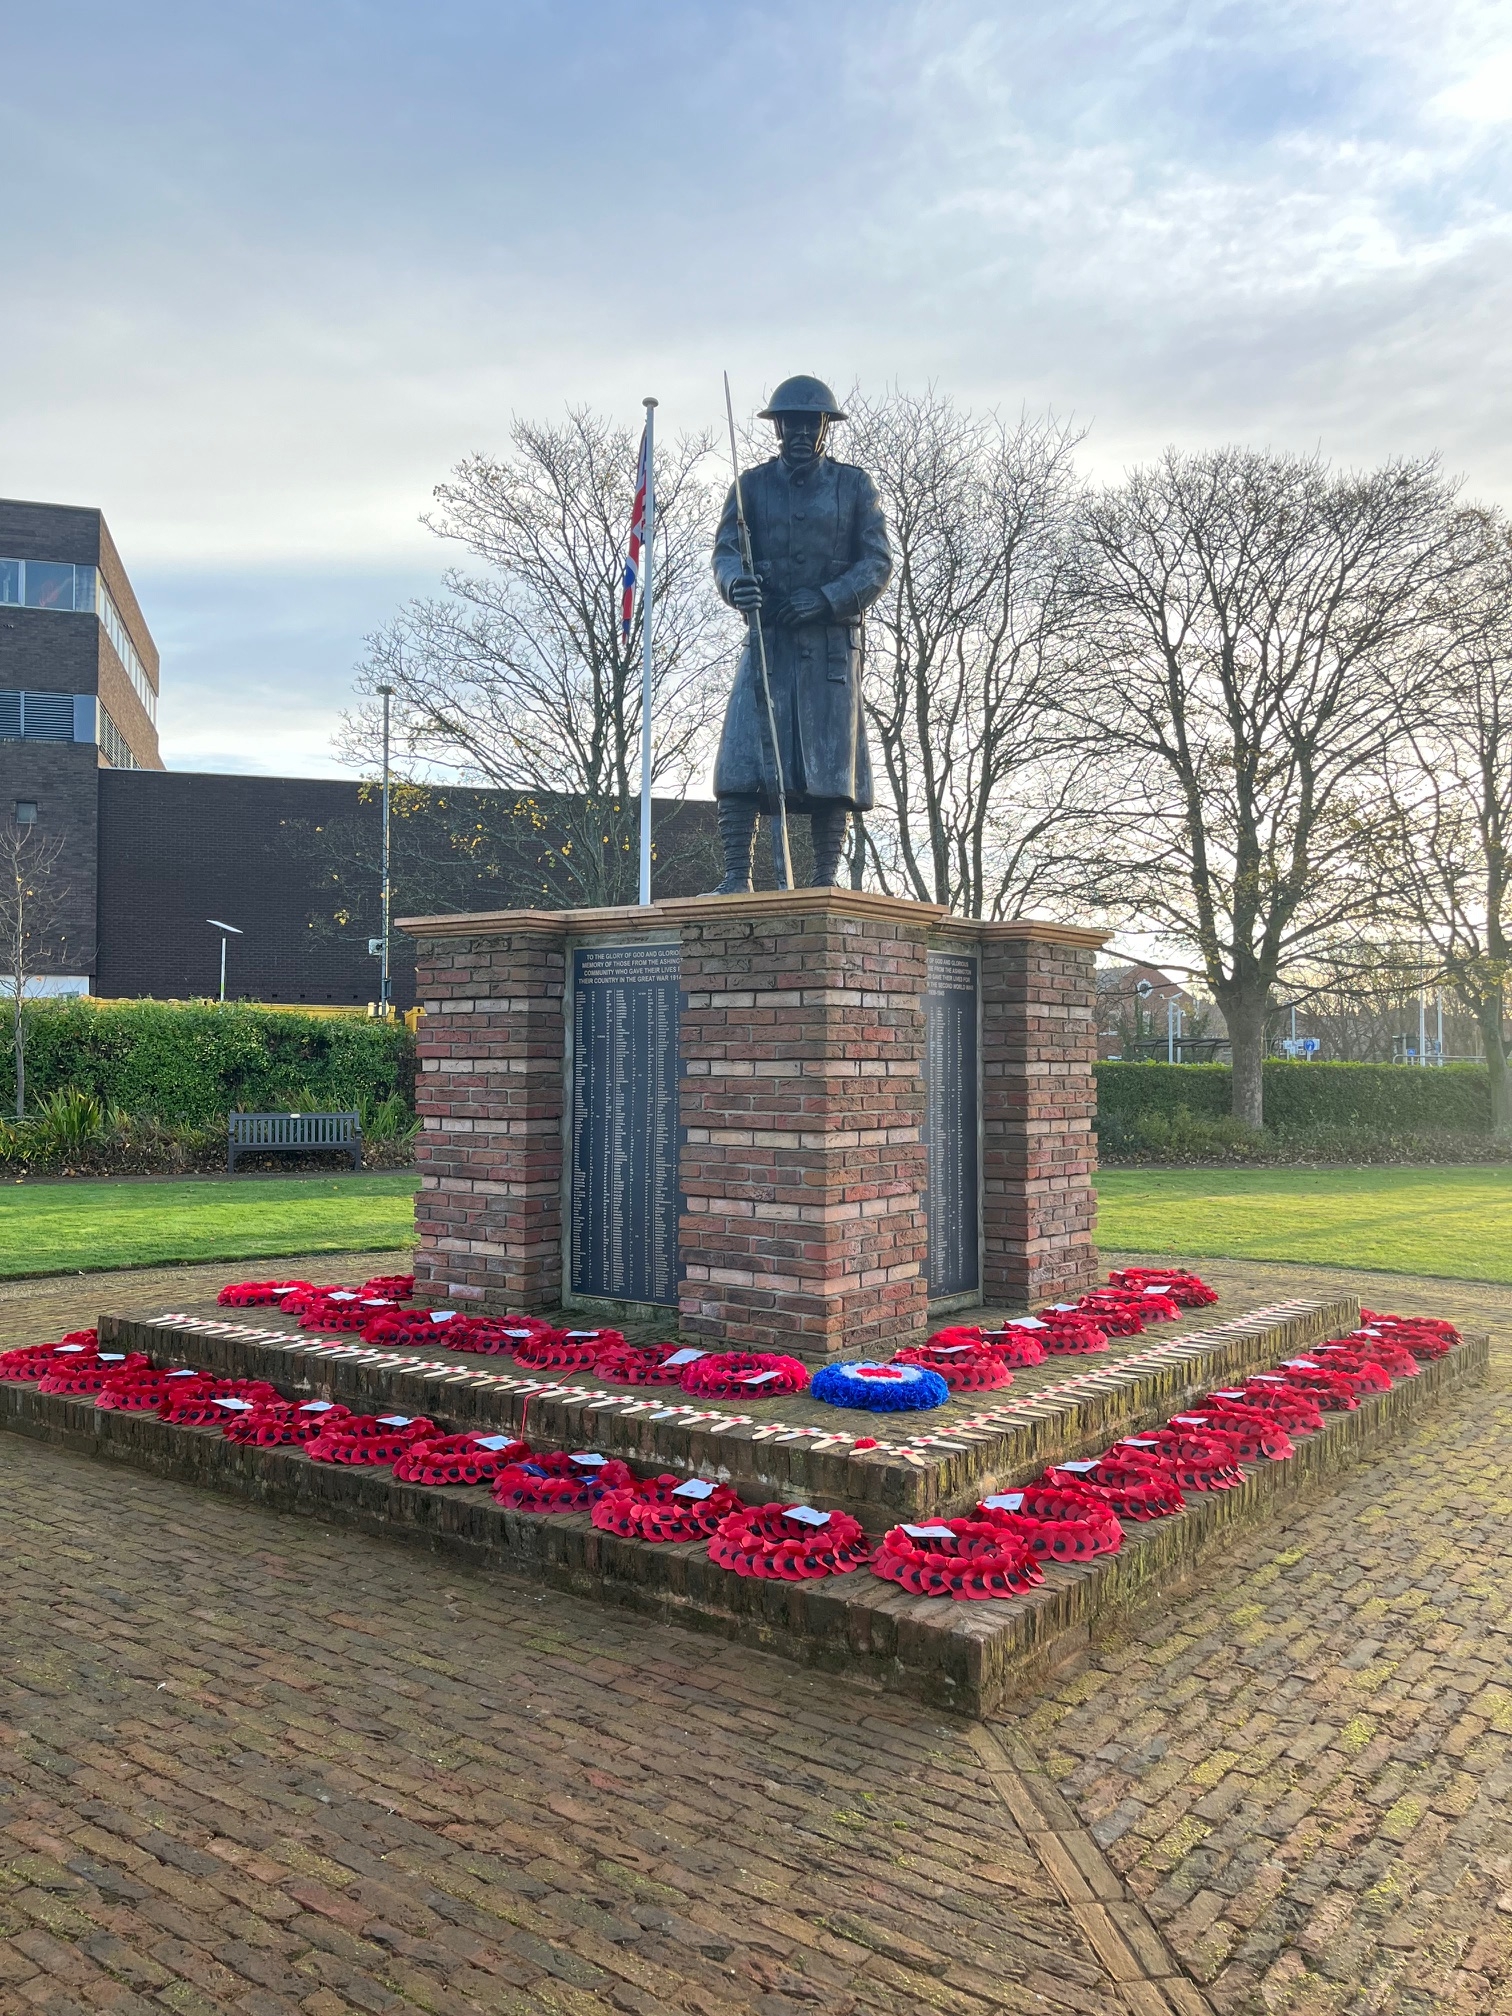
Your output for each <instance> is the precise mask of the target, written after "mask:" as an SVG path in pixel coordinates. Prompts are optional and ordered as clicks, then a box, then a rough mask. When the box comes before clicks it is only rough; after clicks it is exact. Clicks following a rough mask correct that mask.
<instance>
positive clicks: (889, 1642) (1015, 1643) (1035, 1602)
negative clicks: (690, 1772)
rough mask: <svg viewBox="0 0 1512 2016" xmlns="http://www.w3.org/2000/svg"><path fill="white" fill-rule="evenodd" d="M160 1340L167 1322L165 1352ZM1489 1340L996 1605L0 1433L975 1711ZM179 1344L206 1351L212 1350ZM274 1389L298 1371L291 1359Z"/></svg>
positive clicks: (1368, 1432) (146, 1438)
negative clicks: (763, 1571) (798, 1578)
mask: <svg viewBox="0 0 1512 2016" xmlns="http://www.w3.org/2000/svg"><path fill="white" fill-rule="evenodd" d="M232 1327H233V1326H226V1328H227V1331H228V1332H229V1331H230V1330H231V1329H232ZM194 1341H195V1342H198V1341H199V1340H198V1339H195V1340H194ZM190 1342H191V1340H190V1338H189V1337H188V1336H185V1337H184V1338H183V1340H182V1343H183V1345H184V1346H188V1345H189V1344H190ZM162 1343H163V1340H162V1337H161V1334H160V1335H159V1337H158V1339H157V1355H158V1356H159V1357H160V1358H161V1357H163V1356H164V1355H166V1354H165V1353H164V1352H163V1349H162ZM1489 1349H1490V1345H1489V1339H1488V1338H1486V1337H1484V1336H1473V1337H1466V1338H1465V1339H1464V1341H1463V1342H1462V1343H1461V1344H1459V1345H1458V1346H1457V1347H1456V1348H1455V1349H1454V1350H1453V1351H1452V1352H1450V1353H1449V1355H1448V1356H1447V1357H1445V1358H1442V1359H1439V1360H1437V1361H1436V1362H1434V1363H1431V1364H1427V1365H1424V1366H1422V1367H1421V1369H1420V1372H1419V1376H1418V1377H1417V1378H1415V1379H1407V1380H1401V1381H1399V1382H1398V1383H1397V1384H1396V1385H1394V1386H1393V1387H1392V1389H1391V1391H1390V1392H1389V1393H1381V1394H1374V1395H1370V1396H1367V1397H1366V1398H1364V1399H1363V1400H1362V1401H1361V1403H1360V1406H1359V1408H1358V1410H1357V1411H1356V1412H1354V1413H1351V1414H1331V1415H1329V1416H1327V1417H1326V1418H1325V1422H1324V1426H1323V1428H1322V1429H1321V1431H1320V1432H1319V1433H1317V1434H1316V1435H1311V1436H1302V1437H1297V1438H1295V1439H1296V1443H1297V1448H1296V1454H1295V1455H1294V1456H1293V1457H1292V1458H1290V1459H1289V1460H1288V1461H1287V1462H1284V1463H1263V1464H1259V1465H1253V1466H1247V1468H1246V1481H1245V1484H1244V1485H1243V1487H1242V1488H1240V1489H1236V1490H1232V1491H1224V1492H1215V1493H1210V1494H1192V1495H1190V1496H1189V1498H1188V1502H1187V1509H1186V1511H1184V1512H1182V1513H1179V1514H1177V1515H1176V1516H1175V1517H1173V1518H1169V1519H1161V1520H1155V1521H1151V1522H1149V1523H1147V1524H1144V1525H1136V1524H1133V1523H1131V1524H1130V1525H1129V1526H1128V1527H1127V1528H1126V1538H1125V1542H1124V1546H1123V1549H1122V1551H1121V1552H1120V1553H1118V1554H1116V1555H1112V1556H1104V1557H1101V1558H1100V1559H1098V1560H1095V1561H1092V1562H1089V1563H1085V1564H1075V1565H1066V1564H1061V1563H1050V1564H1047V1567H1046V1573H1045V1582H1044V1586H1043V1587H1042V1588H1040V1589H1037V1590H1035V1591H1032V1592H1031V1593H1029V1594H1028V1595H1025V1596H1021V1597H1016V1598H1014V1599H1012V1600H1011V1601H1007V1602H999V1601H992V1602H984V1603H957V1602H952V1601H950V1600H948V1599H939V1598H928V1597H915V1596H909V1595H907V1594H905V1593H904V1592H903V1591H902V1590H900V1589H898V1588H897V1587H896V1586H895V1585H893V1584H892V1583H888V1582H883V1581H881V1580H880V1579H879V1578H877V1577H876V1576H873V1575H872V1574H870V1573H869V1572H868V1571H867V1570H865V1569H862V1570H860V1571H859V1572H857V1573H855V1574H852V1575H845V1576H837V1577H834V1578H831V1579H829V1580H826V1581H821V1582H807V1583H796V1584H794V1583H770V1582H760V1581H755V1580H746V1579H743V1578H741V1577H738V1576H735V1575H732V1574H730V1573H728V1572H726V1571H725V1570H723V1569H720V1568H718V1567H716V1566H715V1565H714V1564H713V1563H712V1562H711V1561H710V1560H709V1558H708V1555H707V1552H706V1549H705V1546H704V1544H703V1543H702V1542H689V1543H686V1544H683V1545H676V1546H656V1545H651V1544H648V1543H646V1542H642V1541H634V1540H624V1539H621V1538H619V1537H618V1536H616V1535H612V1534H608V1533H602V1532H599V1531H598V1530H597V1529H596V1528H595V1527H594V1526H593V1525H592V1523H591V1522H590V1521H589V1519H588V1518H587V1517H586V1516H583V1515H537V1514H531V1513H522V1512H513V1511H506V1510H504V1509H502V1508H501V1507H499V1506H497V1505H495V1504H494V1503H493V1501H492V1499H491V1498H490V1496H489V1494H488V1492H487V1490H486V1489H485V1488H483V1487H475V1488H471V1489H457V1488H447V1489H437V1488H430V1487H426V1486H423V1485H410V1484H400V1483H398V1482H397V1481H396V1480H395V1479H394V1477H393V1475H392V1473H391V1472H390V1471H388V1470H386V1469H382V1470H379V1469H373V1470H355V1469H349V1468H346V1467H343V1466H339V1465H334V1464H319V1463H312V1462H310V1461H309V1459H308V1458H307V1457H306V1456H305V1455H304V1454H303V1452H302V1451H300V1450H297V1449H286V1448H280V1449H271V1450H265V1449H251V1448H244V1447H242V1446H240V1445H239V1444H235V1443H231V1442H227V1441H226V1440H225V1439H224V1438H223V1437H222V1436H221V1435H220V1434H219V1433H218V1432H217V1431H216V1430H214V1429H202V1428H182V1427H176V1426H172V1425H170V1424H168V1423H166V1422H163V1421H160V1420H159V1419H158V1418H157V1416H156V1415H153V1414H129V1413H119V1412H116V1411H113V1410H108V1411H102V1410H100V1409H98V1408H96V1407H95V1406H94V1404H93V1402H92V1401H91V1400H88V1399H74V1398H68V1397H65V1396H61V1395H52V1394H43V1393H39V1392H38V1391H37V1390H36V1388H35V1387H31V1386H17V1385H0V1427H5V1428H8V1429H11V1430H13V1431H15V1432H17V1433H20V1434H24V1435H28V1436H31V1437H33V1438H35V1439H37V1440H40V1441H45V1442H49V1443H52V1444H54V1445H56V1446H58V1447H60V1448H64V1449H68V1450H72V1451H75V1452H79V1453H83V1454H88V1455H93V1456H97V1457H102V1458H106V1459H109V1460H113V1461H116V1462H124V1463H129V1464H131V1465H133V1466H134V1467H136V1468H139V1469H141V1470H144V1471H148V1472H150V1473H152V1474H154V1475H157V1476H162V1477H167V1478H174V1479H177V1480H179V1481H181V1482H184V1483H189V1484H198V1485H202V1486H205V1487H208V1488H210V1489H213V1490H217V1491H221V1492H224V1493H226V1494H228V1495H231V1496H235V1497H240V1498H243V1499H246V1500H249V1501H251V1502H254V1503H258V1504H261V1505H264V1506H267V1507H269V1508H271V1509H274V1510H280V1511H288V1512H299V1513H304V1514H306V1515H308V1516H313V1517H316V1518H320V1519H324V1520H328V1521H332V1522H337V1521H339V1522H340V1523H342V1524H343V1525H348V1526H353V1527H356V1528H359V1529H361V1530H363V1531H366V1532H369V1533H373V1534H377V1535H381V1536H385V1537H394V1538H398V1539H403V1540H407V1541H410V1542H418V1543H419V1544H421V1545H424V1546H427V1547H431V1548H433V1549H436V1550H438V1551H441V1552H444V1553H447V1554H449V1555H454V1556H459V1557H461V1558H463V1559H466V1560H469V1561H471V1562H473V1563H474V1564H475V1565H477V1566H480V1567H484V1568H489V1569H494V1570H499V1571H504V1572H508V1573H512V1574H517V1575H526V1576H531V1577H534V1578H536V1579H539V1580H541V1581H544V1582H546V1583H549V1584H550V1585H552V1586H553V1587H556V1588H559V1589H563V1590H567V1591H570V1592H571V1593H573V1594H576V1595H580V1596H585V1597H590V1598H593V1599H596V1600H599V1601H604V1602H609V1603H615V1604H619V1605H622V1606H624V1607H627V1608H630V1609H634V1610H637V1611H640V1612H642V1613H644V1614H646V1615H648V1616H651V1617H654V1618H657V1619H660V1620H664V1621H670V1622H675V1623H679V1624H683V1625H688V1626H691V1627H693V1628H696V1629H700V1630H708V1631H715V1632H719V1633H721V1634H723V1635H725V1636H727V1637H730V1638H733V1639H735V1640H737V1641H739V1642H742V1643H745V1644H749V1645H753V1646H759V1647H761V1648H763V1649H766V1650H769V1651H774V1652H778V1653H781V1654H784V1655H785V1656H788V1657H790V1658H793V1659H796V1660H799V1661H801V1662H803V1663H806V1664H810V1665H816V1666H821V1667H826V1668H830V1669H832V1670H835V1671H839V1672H844V1673H845V1674H847V1675H848V1676H851V1677H853V1678H855V1679H857V1680H861V1681H863V1682H865V1683H867V1684H871V1685H877V1686H882V1687H888V1688H895V1689H899V1690H902V1691H904V1692H907V1693H909V1694H912V1695H915V1696H918V1697H920V1698H922V1699H924V1700H926V1701H928V1702H930V1703H932V1704H934V1705H937V1706H939V1707H942V1708H951V1709H955V1710H958V1711H961V1712H964V1713H968V1714H972V1715H982V1714H984V1713H986V1712H988V1711H989V1710H990V1709H992V1708H994V1707H995V1706H997V1705H998V1704H999V1703H1000V1702H1001V1701H1002V1700H1003V1698H1004V1697H1005V1695H1007V1694H1008V1693H1009V1692H1010V1691H1012V1690H1013V1689H1014V1688H1015V1687H1018V1686H1022V1685H1023V1684H1025V1683H1026V1682H1027V1681H1029V1680H1031V1679H1032V1678H1034V1677H1035V1676H1036V1675H1038V1674H1040V1673H1041V1672H1043V1671H1045V1670H1047V1669H1048V1668H1051V1667H1053V1666H1056V1665H1059V1664H1061V1663H1063V1662H1064V1661H1065V1660H1067V1659H1069V1658H1071V1657H1073V1656H1075V1654H1076V1653H1078V1652H1079V1651H1080V1650H1082V1649H1083V1648H1084V1647H1085V1646H1086V1645H1087V1644H1088V1643H1089V1642H1090V1640H1091V1638H1092V1637H1093V1635H1094V1634H1095V1632H1096V1631H1097V1630H1099V1629H1100V1628H1102V1627H1104V1626H1106V1624H1107V1623H1108V1622H1109V1621H1110V1619H1113V1618H1115V1617H1117V1616H1118V1615H1120V1614H1121V1613H1122V1612H1124V1611H1125V1610H1126V1609H1127V1608H1128V1606H1129V1605H1130V1604H1131V1603H1133V1602H1135V1601H1136V1600H1138V1599H1140V1598H1143V1597H1148V1596H1150V1595H1152V1594H1154V1593H1155V1592H1157V1591H1159V1590H1162V1589H1168V1588H1170V1587H1171V1586H1172V1585H1173V1584H1175V1583H1177V1582H1179V1581H1180V1580H1181V1579H1182V1578H1183V1577H1184V1576H1185V1575H1186V1574H1188V1573H1189V1572H1190V1570H1191V1568H1192V1567H1193V1565H1194V1564H1195V1563H1196V1562H1197V1561H1198V1560H1199V1558H1200V1557H1201V1556H1202V1554H1203V1553H1204V1551H1205V1550H1206V1549H1208V1548H1209V1547H1210V1546H1212V1545H1213V1543H1214V1542H1215V1541H1217V1540H1220V1539H1221V1538H1223V1537H1224V1536H1226V1535H1227V1534H1228V1533H1229V1532H1231V1531H1232V1530H1233V1529H1234V1528H1235V1527H1237V1526H1238V1525H1240V1524H1242V1523H1245V1522H1248V1521H1252V1520H1255V1519H1258V1518H1260V1517H1263V1516H1265V1515H1266V1514H1267V1513H1270V1512H1273V1511H1275V1510H1276V1509H1277V1508H1278V1507H1280V1506H1282V1505H1284V1504H1286V1503H1288V1502H1290V1501H1291V1500H1292V1499H1294V1498H1295V1497H1296V1495H1297V1494H1298V1492H1300V1491H1302V1490H1304V1489H1305V1488H1307V1487H1308V1486H1309V1485H1311V1484H1314V1483H1316V1482H1318V1481H1319V1480H1321V1479H1324V1478H1326V1477H1328V1476H1329V1475H1331V1474H1333V1473H1334V1472H1336V1471H1338V1470H1340V1469H1342V1468H1344V1467H1345V1466H1347V1465H1348V1464H1351V1463H1353V1462H1355V1461H1357V1460H1358V1459H1359V1458H1360V1457H1361V1456H1362V1455H1364V1454H1366V1453H1367V1452H1369V1451H1371V1450H1374V1449H1377V1448H1379V1447H1380V1446H1381V1445H1382V1444H1383V1443H1384V1442H1386V1441H1387V1440H1389V1439H1390V1438H1391V1437H1392V1436H1394V1435H1396V1434H1397V1433H1399V1432H1400V1431H1401V1429H1403V1428H1404V1427H1406V1426H1407V1425H1408V1424H1409V1423H1411V1422H1412V1421H1413V1420H1414V1419H1415V1418H1416V1417H1417V1416H1418V1415H1419V1414H1421V1413H1422V1412H1423V1411H1424V1410H1425V1409H1426V1408H1428V1407H1430V1406H1432V1405H1434V1404H1435V1403H1436V1402H1438V1401H1440V1400H1442V1399H1444V1398H1445V1397H1447V1396H1448V1395H1450V1394H1452V1393H1454V1392H1456V1391H1457V1390H1459V1389H1460V1388H1461V1387H1463V1386H1464V1385H1466V1384H1467V1383H1468V1382H1471V1381H1474V1380H1479V1379H1482V1378H1484V1377H1485V1375H1486V1371H1487V1367H1488V1363H1489ZM186 1355H189V1356H191V1357H196V1358H199V1359H200V1361H201V1362H203V1363H207V1364H208V1363H209V1362H210V1359H211V1354H210V1353H209V1352H208V1351H205V1352H200V1351H192V1350H191V1351H188V1352H187V1353H186ZM222 1362H224V1361H222ZM344 1362H350V1361H344ZM217 1369H221V1368H220V1367H217ZM280 1383H281V1384H285V1385H288V1386H290V1387H293V1386H294V1385H296V1383H297V1382H296V1381H294V1380H292V1379H290V1378H289V1377H288V1375H287V1370H286V1373H285V1377H284V1379H282V1380H281V1381H280ZM332 1397H334V1395H333V1396H332Z"/></svg>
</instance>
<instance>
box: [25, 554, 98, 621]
mask: <svg viewBox="0 0 1512 2016" xmlns="http://www.w3.org/2000/svg"><path fill="white" fill-rule="evenodd" d="M81 571H82V572H83V573H85V574H89V573H92V572H93V569H92V568H88V567H86V568H84V569H82V570H81ZM26 606H27V608H28V609H72V608H74V607H75V603H74V570H73V568H72V567H70V566H69V565H68V564H67V562H66V561H62V560H28V561H27V563H26ZM85 606H86V607H87V606H88V605H87V604H86V605H85Z"/></svg>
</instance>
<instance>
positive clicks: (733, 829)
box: [709, 798, 760, 896]
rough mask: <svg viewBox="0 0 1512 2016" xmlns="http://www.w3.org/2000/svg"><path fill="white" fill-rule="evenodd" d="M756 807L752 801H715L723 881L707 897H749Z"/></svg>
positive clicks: (745, 799)
mask: <svg viewBox="0 0 1512 2016" xmlns="http://www.w3.org/2000/svg"><path fill="white" fill-rule="evenodd" d="M759 809H760V808H759V806H758V804H757V801H756V800H755V799H754V798H721V799H720V801H719V841H720V845H721V846H722V847H723V848H724V880H723V881H722V882H721V883H720V885H719V887H718V888H717V889H711V890H710V891H709V894H710V895H711V896H749V895H750V893H751V857H752V856H753V855H754V854H755V852H756V818H757V813H758V811H759Z"/></svg>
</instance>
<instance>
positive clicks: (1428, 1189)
mask: <svg viewBox="0 0 1512 2016" xmlns="http://www.w3.org/2000/svg"><path fill="white" fill-rule="evenodd" d="M1097 1193H1098V1216H1097V1243H1098V1245H1099V1246H1101V1247H1105V1248H1107V1249H1108V1250H1109V1251H1116V1252H1137V1253H1187V1254H1191V1255H1193V1256H1194V1257H1197V1256H1201V1255H1207V1256H1208V1257H1209V1258H1214V1259H1228V1260H1305V1261H1310V1262H1323V1263H1326V1264H1327V1265H1330V1266H1336V1267H1375V1268H1384V1269H1386V1270H1388V1271H1390V1272H1393V1273H1401V1274H1438V1275H1448V1276H1453V1277H1455V1278H1458V1279H1460V1280H1465V1281H1506V1282H1512V1169H1508V1168H1441V1169H1104V1170H1103V1171H1102V1172H1101V1174H1100V1175H1099V1176H1098V1179H1097Z"/></svg>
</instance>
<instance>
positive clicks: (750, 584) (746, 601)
mask: <svg viewBox="0 0 1512 2016" xmlns="http://www.w3.org/2000/svg"><path fill="white" fill-rule="evenodd" d="M730 600H731V602H732V603H733V604H734V605H735V607H736V608H737V609H738V610H739V611H740V613H741V614H742V615H743V616H749V615H750V614H751V613H752V611H753V610H756V609H759V608H760V607H761V583H760V581H759V580H758V579H757V578H756V576H755V575H754V574H737V575H736V577H735V579H734V580H733V581H732V582H731V583H730Z"/></svg>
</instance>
